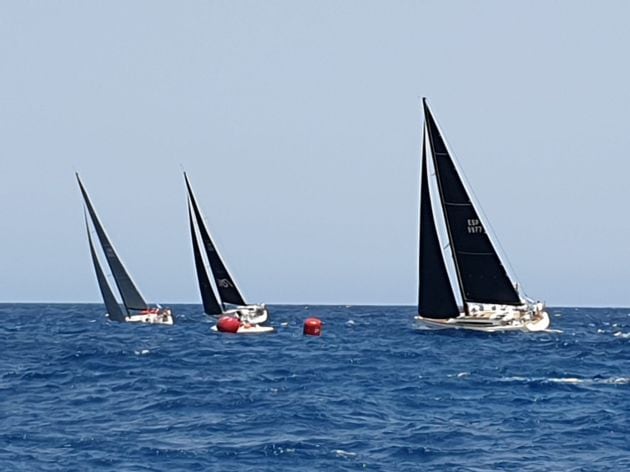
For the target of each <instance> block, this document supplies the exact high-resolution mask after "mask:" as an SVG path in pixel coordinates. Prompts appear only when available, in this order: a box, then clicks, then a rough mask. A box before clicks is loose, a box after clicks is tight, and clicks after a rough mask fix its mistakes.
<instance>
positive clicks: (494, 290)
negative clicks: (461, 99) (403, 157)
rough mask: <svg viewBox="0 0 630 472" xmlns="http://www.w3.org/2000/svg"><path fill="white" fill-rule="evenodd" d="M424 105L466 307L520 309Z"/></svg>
mask: <svg viewBox="0 0 630 472" xmlns="http://www.w3.org/2000/svg"><path fill="white" fill-rule="evenodd" d="M423 105H424V115H425V126H426V130H427V133H428V136H429V144H430V148H431V154H432V156H433V165H434V168H435V174H436V178H437V182H438V189H439V193H440V201H441V203H442V210H443V212H444V219H445V222H446V226H447V232H448V237H449V241H450V244H451V249H452V253H453V259H454V262H455V269H456V271H457V275H458V279H459V284H460V289H461V290H462V298H463V301H464V306H465V307H466V302H478V303H496V304H503V305H520V304H522V301H521V299H520V297H519V295H518V293H517V291H516V289H515V287H514V285H513V284H512V281H511V280H510V278H509V276H508V274H507V272H506V270H505V267H504V266H503V263H502V262H501V259H500V258H499V256H498V254H497V251H496V250H495V248H494V246H493V245H492V241H491V240H490V238H489V237H488V234H487V233H486V230H485V228H484V227H483V224H482V222H481V219H480V218H479V215H478V214H477V211H476V209H475V207H474V206H473V203H472V201H471V199H470V196H469V195H468V192H467V191H466V188H465V186H464V184H463V182H462V180H461V178H460V176H459V174H458V172H457V169H456V167H455V164H454V163H453V160H452V158H451V155H450V153H449V151H448V148H447V146H446V143H445V142H444V139H443V137H442V135H441V133H440V130H439V129H438V126H437V124H436V122H435V119H434V118H433V116H432V115H431V111H430V110H429V107H428V105H427V102H426V99H424V100H423Z"/></svg>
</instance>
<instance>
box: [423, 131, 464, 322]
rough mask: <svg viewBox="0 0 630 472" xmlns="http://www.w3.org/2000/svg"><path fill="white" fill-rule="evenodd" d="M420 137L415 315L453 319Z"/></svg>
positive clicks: (450, 291)
mask: <svg viewBox="0 0 630 472" xmlns="http://www.w3.org/2000/svg"><path fill="white" fill-rule="evenodd" d="M425 136H426V135H425V132H424V131H423V133H422V171H421V175H422V177H421V181H420V283H419V288H418V314H419V315H420V316H422V317H425V318H438V319H446V318H454V317H456V316H458V315H459V310H458V309H457V302H456V301H455V296H454V294H453V289H452V288H451V283H450V281H449V278H448V272H447V271H446V265H445V264H444V258H443V255H442V248H441V245H440V240H439V238H438V234H437V230H436V227H435V219H434V218H433V209H432V208H431V196H430V191H429V179H428V176H427V175H428V168H427V157H426V149H425V144H426V138H425Z"/></svg>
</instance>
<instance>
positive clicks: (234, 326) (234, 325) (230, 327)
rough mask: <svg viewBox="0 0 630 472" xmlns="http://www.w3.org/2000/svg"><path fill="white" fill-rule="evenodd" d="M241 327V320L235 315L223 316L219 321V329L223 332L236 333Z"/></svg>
mask: <svg viewBox="0 0 630 472" xmlns="http://www.w3.org/2000/svg"><path fill="white" fill-rule="evenodd" d="M240 327H241V321H240V320H239V319H238V318H234V317H233V316H222V317H221V318H219V321H217V329H218V330H219V331H221V332H222V333H236V332H237V331H238V329H239V328H240Z"/></svg>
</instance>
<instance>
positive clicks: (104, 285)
mask: <svg viewBox="0 0 630 472" xmlns="http://www.w3.org/2000/svg"><path fill="white" fill-rule="evenodd" d="M85 227H86V229H87V234H88V242H89V243H90V254H91V255H92V262H93V263H94V270H95V271H96V280H97V281H98V288H100V289H101V295H103V302H104V303H105V309H107V314H108V315H109V319H110V320H112V321H119V322H124V321H125V314H124V313H123V311H122V309H121V308H120V305H119V304H118V302H117V301H116V297H115V296H114V293H113V292H112V289H111V287H110V286H109V283H108V282H107V279H106V278H105V274H104V273H103V269H102V268H101V264H100V263H99V262H98V257H97V256H96V251H95V250H94V244H92V236H91V235H90V227H89V225H88V222H87V215H86V217H85Z"/></svg>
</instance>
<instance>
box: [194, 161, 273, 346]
mask: <svg viewBox="0 0 630 472" xmlns="http://www.w3.org/2000/svg"><path fill="white" fill-rule="evenodd" d="M184 180H185V181H186V189H187V191H188V220H189V223H190V236H191V239H192V246H193V255H194V258H195V269H196V271H197V280H198V282H199V290H200V292H201V301H202V303H203V310H204V312H205V313H206V314H207V315H209V316H214V317H222V316H228V317H233V318H236V319H237V320H239V321H240V325H239V327H238V330H237V331H236V333H238V334H261V333H269V332H273V331H274V328H273V327H271V326H265V325H263V323H265V322H266V321H267V320H268V318H269V310H268V309H267V307H266V305H265V304H248V303H247V302H246V301H245V299H244V298H243V295H242V294H241V292H240V290H239V289H238V286H237V285H236V282H235V281H234V278H233V277H232V276H231V275H230V273H229V272H228V270H227V267H226V266H225V264H224V263H223V260H222V259H221V256H220V255H219V251H218V250H217V247H216V244H215V243H214V242H213V241H212V238H211V237H210V232H209V231H208V228H207V227H206V225H205V224H204V221H203V217H202V216H201V211H200V210H199V206H198V205H197V201H196V200H195V196H194V194H193V191H192V187H191V186H190V182H189V180H188V176H187V175H186V173H185V172H184ZM199 240H201V243H202V246H203V249H204V252H205V255H206V258H207V260H208V263H209V266H210V274H211V275H212V278H213V279H214V286H215V287H216V290H217V292H218V295H216V294H215V291H214V289H213V287H212V283H211V282H210V276H209V275H208V271H207V269H206V265H205V262H204V259H203V255H202V252H201V247H200V244H199ZM213 329H215V330H217V326H214V327H213Z"/></svg>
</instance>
